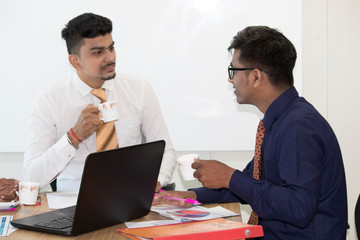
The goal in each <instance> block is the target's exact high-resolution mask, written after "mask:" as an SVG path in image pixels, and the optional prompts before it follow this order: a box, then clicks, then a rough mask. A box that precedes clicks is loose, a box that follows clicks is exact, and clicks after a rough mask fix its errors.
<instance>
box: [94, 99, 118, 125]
mask: <svg viewBox="0 0 360 240" xmlns="http://www.w3.org/2000/svg"><path fill="white" fill-rule="evenodd" d="M97 106H98V107H99V111H100V113H101V117H100V119H101V120H102V121H103V122H104V123H106V122H110V121H115V120H118V118H119V116H118V108H117V103H116V102H115V101H108V102H104V103H100V104H98V105H97Z"/></svg>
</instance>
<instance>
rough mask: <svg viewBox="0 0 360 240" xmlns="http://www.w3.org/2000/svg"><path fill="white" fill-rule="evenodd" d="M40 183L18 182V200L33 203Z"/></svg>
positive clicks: (22, 202)
mask: <svg viewBox="0 0 360 240" xmlns="http://www.w3.org/2000/svg"><path fill="white" fill-rule="evenodd" d="M39 190H40V184H39V183H36V182H19V200H20V203H21V204H25V205H35V204H36V200H37V197H38V194H39Z"/></svg>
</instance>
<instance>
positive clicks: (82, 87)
mask: <svg viewBox="0 0 360 240" xmlns="http://www.w3.org/2000/svg"><path fill="white" fill-rule="evenodd" d="M73 81H74V83H75V86H76V88H77V89H78V91H79V92H80V94H81V95H82V96H86V95H87V94H89V93H91V90H92V88H91V87H89V85H87V84H86V83H85V82H84V81H82V80H81V79H80V78H79V76H78V75H77V73H76V72H75V73H74V76H73ZM102 88H105V89H106V90H113V89H114V82H113V79H111V80H106V81H105V82H104V84H103V85H102Z"/></svg>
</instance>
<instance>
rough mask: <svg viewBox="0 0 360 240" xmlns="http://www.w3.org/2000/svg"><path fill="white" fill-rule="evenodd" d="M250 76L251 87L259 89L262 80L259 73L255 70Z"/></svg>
mask: <svg viewBox="0 0 360 240" xmlns="http://www.w3.org/2000/svg"><path fill="white" fill-rule="evenodd" d="M250 74H251V82H252V84H253V87H255V88H257V87H259V86H260V84H261V82H262V81H263V80H264V79H263V76H262V74H261V71H260V70H259V69H257V68H255V69H254V70H253V71H251V73H250Z"/></svg>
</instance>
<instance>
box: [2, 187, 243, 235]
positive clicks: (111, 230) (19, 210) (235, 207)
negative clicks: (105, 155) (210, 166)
mask: <svg viewBox="0 0 360 240" xmlns="http://www.w3.org/2000/svg"><path fill="white" fill-rule="evenodd" d="M202 206H204V207H209V208H210V207H216V206H222V207H224V208H226V209H229V210H231V211H233V212H236V213H240V204H239V203H222V204H203V205H202ZM48 211H51V210H50V209H49V208H48V203H47V199H46V194H45V193H42V194H41V206H22V205H19V206H17V207H16V210H15V211H7V212H0V216H2V215H13V219H18V218H23V217H28V216H32V215H35V214H39V213H43V212H48ZM166 219H168V218H166V217H163V216H161V215H159V214H158V213H156V212H150V213H149V214H148V215H146V216H145V217H142V218H139V219H136V220H133V221H138V222H140V221H151V220H166ZM228 219H231V220H234V221H239V222H241V221H242V219H241V215H239V216H236V217H229V218H228ZM119 228H126V225H125V224H124V223H122V224H118V225H114V226H111V227H107V228H103V229H100V230H97V231H94V232H89V233H85V234H82V235H79V236H76V237H63V236H59V235H52V234H47V233H41V232H34V231H29V230H22V229H18V230H17V231H15V232H13V233H11V234H10V235H9V237H6V240H10V239H11V240H12V239H21V240H23V239H26V240H32V239H34V240H35V239H36V240H49V239H83V240H88V239H97V240H101V239H104V240H108V239H119V240H128V238H126V237H123V236H121V235H120V234H118V233H117V232H116V231H115V230H116V229H119Z"/></svg>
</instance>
